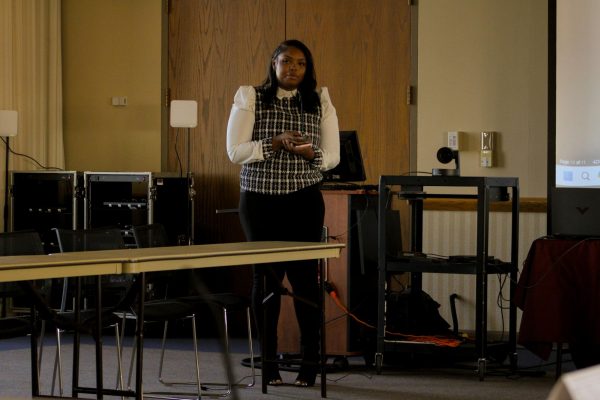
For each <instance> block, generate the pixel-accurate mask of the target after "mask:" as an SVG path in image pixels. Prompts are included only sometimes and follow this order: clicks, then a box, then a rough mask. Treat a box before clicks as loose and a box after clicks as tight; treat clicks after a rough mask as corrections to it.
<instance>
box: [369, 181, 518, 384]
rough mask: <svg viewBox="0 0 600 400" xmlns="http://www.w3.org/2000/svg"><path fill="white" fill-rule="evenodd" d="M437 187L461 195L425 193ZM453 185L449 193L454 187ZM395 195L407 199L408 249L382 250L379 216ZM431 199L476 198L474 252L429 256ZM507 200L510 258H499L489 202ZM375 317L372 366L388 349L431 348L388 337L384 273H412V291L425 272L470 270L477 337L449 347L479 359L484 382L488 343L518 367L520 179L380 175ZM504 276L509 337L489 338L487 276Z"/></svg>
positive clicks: (419, 285)
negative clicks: (426, 226) (426, 224)
mask: <svg viewBox="0 0 600 400" xmlns="http://www.w3.org/2000/svg"><path fill="white" fill-rule="evenodd" d="M436 187H453V188H458V189H459V191H460V192H461V194H454V193H452V194H450V193H448V194H445V193H428V192H427V191H426V189H427V190H434V191H435V188H436ZM455 190H456V189H454V190H453V191H455ZM391 195H398V196H399V198H400V199H403V200H407V201H408V202H409V205H410V214H411V238H410V239H411V240H410V251H409V252H406V253H401V254H393V253H391V252H390V251H389V250H388V249H387V248H386V243H387V241H386V219H385V218H383V216H384V215H385V210H386V207H387V205H388V202H389V196H391ZM431 198H446V199H452V198H454V199H457V198H458V199H474V200H475V201H476V202H477V237H476V241H477V254H475V255H474V256H473V257H472V258H471V257H464V258H452V257H448V258H447V259H440V258H439V257H435V258H432V257H427V256H426V255H424V254H423V253H422V247H423V202H424V200H426V199H431ZM496 201H511V233H510V238H509V240H510V261H507V262H504V261H500V260H498V259H496V258H494V257H493V256H490V255H489V254H488V242H489V230H490V229H489V223H490V221H489V212H490V204H491V203H492V202H496ZM378 210H379V214H378V218H379V224H378V243H379V246H378V260H379V261H378V263H379V266H378V270H379V272H378V316H377V351H376V353H375V366H376V369H377V373H380V372H381V369H382V365H383V354H384V352H387V351H404V352H415V353H416V352H421V351H423V352H432V351H435V350H436V349H435V348H434V345H432V344H424V343H416V342H415V343H411V342H410V341H406V340H399V339H397V338H394V337H393V336H392V335H389V334H388V332H387V330H386V302H387V279H388V274H391V273H399V272H408V273H410V274H411V287H412V290H413V292H416V291H420V290H421V289H422V274H423V273H436V274H440V273H447V274H471V275H475V276H476V293H475V299H476V300H475V301H476V306H475V312H476V318H475V323H476V327H475V341H474V345H473V344H465V345H464V346H463V345H461V346H459V347H458V348H456V349H453V350H452V351H461V352H462V351H466V352H467V353H471V354H472V355H473V356H474V357H475V358H476V360H477V367H478V368H477V372H478V375H479V379H480V380H483V379H484V376H485V373H486V364H487V361H488V353H489V351H490V350H491V349H490V346H503V347H504V348H505V349H506V350H507V352H508V355H509V357H510V365H511V368H512V369H516V363H517V355H516V318H517V314H516V306H515V304H514V302H513V296H514V294H515V289H516V282H517V271H518V265H517V260H518V235H519V181H518V178H509V177H460V176H381V177H380V180H379V198H378ZM495 274H505V275H508V276H509V278H510V279H509V280H510V288H509V291H510V306H509V328H508V330H509V331H508V340H507V341H504V342H502V343H491V342H489V341H488V330H487V316H488V304H487V293H488V276H489V275H495Z"/></svg>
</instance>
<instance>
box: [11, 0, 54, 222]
mask: <svg viewBox="0 0 600 400" xmlns="http://www.w3.org/2000/svg"><path fill="white" fill-rule="evenodd" d="M60 15H61V0H0V109H1V110H16V111H17V112H18V134H17V136H16V137H12V138H10V147H11V148H12V149H13V150H14V151H15V152H17V153H21V154H25V155H27V156H29V157H31V158H33V159H35V160H36V161H38V162H39V163H40V164H41V165H42V166H44V167H56V168H63V167H64V162H65V161H64V149H63V130H62V76H61V75H62V67H61V34H60V31H61V23H60V21H61V18H60ZM0 153H1V155H0V160H2V161H1V165H0V204H1V205H2V210H5V208H4V204H5V193H6V190H7V182H6V181H5V175H6V174H5V172H6V167H5V165H6V162H5V161H6V146H5V144H4V143H0ZM37 169H42V168H41V167H40V166H39V165H37V164H36V163H35V162H33V161H32V160H30V159H28V158H26V157H23V156H18V155H14V154H10V155H9V171H10V170H37ZM1 217H2V223H3V225H2V226H3V227H4V226H7V225H4V222H5V221H4V213H2V216H1Z"/></svg>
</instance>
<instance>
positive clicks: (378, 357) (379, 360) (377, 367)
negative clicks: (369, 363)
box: [375, 353, 383, 375]
mask: <svg viewBox="0 0 600 400" xmlns="http://www.w3.org/2000/svg"><path fill="white" fill-rule="evenodd" d="M382 366H383V354H381V353H377V354H375V371H376V372H377V375H381V367H382Z"/></svg>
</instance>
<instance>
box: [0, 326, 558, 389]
mask: <svg viewBox="0 0 600 400" xmlns="http://www.w3.org/2000/svg"><path fill="white" fill-rule="evenodd" d="M53 340H54V339H53V338H50V339H49V340H48V344H50V346H47V347H45V352H44V360H43V361H44V362H43V367H42V377H41V381H42V388H43V390H44V394H48V393H49V391H48V389H49V388H50V384H49V382H50V376H51V368H50V367H51V365H52V362H53V358H54V357H53V351H54V348H53V346H52V345H51V344H52V343H53ZM65 342H66V343H65V345H64V348H63V357H64V360H65V364H66V365H65V372H64V376H65V377H66V378H65V381H66V382H65V393H66V394H70V390H69V387H70V382H71V378H70V376H71V368H70V365H69V364H70V361H71V354H72V352H71V350H72V346H71V344H70V338H67V339H66V340H65ZM145 344H146V346H145V349H146V350H145V351H144V361H145V368H144V387H145V390H146V391H152V390H159V391H169V390H173V388H169V387H165V386H163V385H161V384H160V383H158V382H157V380H156V376H157V370H158V360H159V341H158V340H157V339H146V341H145ZM170 344H171V346H173V348H174V350H172V351H171V352H170V353H168V354H167V357H166V361H165V362H166V367H165V368H166V369H165V371H166V374H167V377H171V378H174V379H177V380H186V379H192V377H193V371H194V360H193V356H192V352H191V351H190V350H191V345H190V344H189V341H186V340H183V339H177V340H173V341H171V342H170ZM127 345H128V346H127V348H126V350H125V355H124V358H125V360H126V362H128V361H129V357H130V354H131V350H130V349H131V347H130V345H131V343H130V342H128V343H127ZM244 345H245V341H244V340H242V339H236V340H234V341H233V343H232V349H233V354H232V357H231V364H232V366H233V373H234V376H235V380H236V381H238V382H240V383H243V384H246V383H249V382H250V378H248V375H249V374H250V372H251V370H250V368H248V367H245V366H243V365H242V363H241V361H242V360H243V359H244V358H247V357H248V356H247V354H245V353H243V351H244ZM28 346H29V342H28V340H27V339H25V338H20V339H10V340H2V341H0V365H2V368H3V371H2V373H1V374H0V398H1V399H27V398H31V393H30V384H31V378H30V364H29V362H30V352H29V347H28ZM200 346H201V348H200V349H201V360H200V363H201V379H202V381H203V382H215V381H222V380H223V379H224V376H225V372H224V367H223V366H224V365H225V364H224V359H223V357H222V356H221V354H220V353H219V351H218V345H217V342H216V341H215V340H214V339H212V340H211V339H203V340H200ZM115 354H116V353H115V348H114V345H113V340H112V338H111V337H107V338H105V349H104V358H105V386H107V387H108V386H111V385H114V384H116V359H115ZM519 359H520V362H519V364H520V365H519V366H520V371H521V372H520V373H518V374H509V372H508V371H507V370H506V369H505V368H501V367H500V366H498V367H496V366H493V365H490V367H489V369H488V372H489V373H488V375H487V376H486V379H485V380H484V381H483V382H481V381H479V379H478V377H477V375H476V373H475V370H474V367H472V366H469V365H460V366H459V365H452V366H451V367H449V366H447V365H446V366H443V367H442V366H439V365H436V363H434V362H427V363H423V362H418V361H417V362H415V363H408V364H411V365H410V366H407V365H406V363H404V365H402V366H399V365H394V366H388V365H386V367H385V368H384V370H383V373H382V374H381V375H377V374H375V371H374V370H373V369H372V368H367V367H366V366H365V363H364V360H363V359H362V358H361V357H355V358H349V359H348V361H349V364H350V365H349V368H348V369H346V370H343V371H337V372H332V373H329V374H328V376H327V397H328V398H329V399H340V400H341V399H344V400H348V399H351V400H352V399H373V400H376V399H402V400H425V399H440V400H442V399H443V400H452V399H457V400H458V399H461V400H469V399H496V400H502V399H507V400H508V399H510V400H513V399H527V400H543V399H546V397H547V395H548V393H549V391H550V389H551V387H552V385H553V384H554V369H553V368H554V367H553V366H551V365H547V364H545V363H543V362H542V361H541V360H538V359H536V358H535V357H533V356H531V355H529V353H526V352H520V356H519ZM92 364H93V346H92V345H91V343H90V342H89V341H88V342H87V343H86V344H84V346H83V354H82V366H83V368H82V369H83V371H82V374H81V378H80V379H81V382H82V384H85V385H90V386H93V385H94V383H95V375H94V369H93V368H92V367H91V365H92ZM417 364H420V365H417ZM566 367H567V369H568V368H569V366H568V365H567V366H566ZM256 372H257V375H258V374H260V369H258V370H257V371H256ZM282 377H283V379H284V382H286V383H287V384H286V385H284V386H281V387H269V388H268V394H263V393H262V391H261V388H260V377H259V376H257V384H256V385H255V386H254V387H251V388H243V389H237V390H236V391H235V396H236V397H235V398H238V399H243V400H253V399H269V398H271V399H319V398H320V397H321V396H320V388H319V386H318V383H319V378H318V379H317V385H316V386H315V387H313V388H296V387H294V386H293V385H291V383H292V382H293V380H294V378H295V373H294V372H288V371H283V372H282ZM184 389H185V390H189V388H184ZM216 393H217V392H215V391H213V392H206V394H207V395H208V394H216ZM80 397H90V396H83V395H81V396H80ZM204 397H208V398H210V397H209V396H205V395H203V398H204ZM105 398H110V397H106V396H105Z"/></svg>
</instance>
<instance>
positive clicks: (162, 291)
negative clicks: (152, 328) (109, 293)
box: [122, 224, 202, 399]
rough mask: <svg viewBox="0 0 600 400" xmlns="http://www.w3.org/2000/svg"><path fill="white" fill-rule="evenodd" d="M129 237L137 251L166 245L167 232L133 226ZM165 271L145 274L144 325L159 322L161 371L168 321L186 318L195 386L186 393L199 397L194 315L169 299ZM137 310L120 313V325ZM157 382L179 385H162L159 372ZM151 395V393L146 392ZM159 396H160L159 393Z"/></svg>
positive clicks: (185, 305) (154, 226)
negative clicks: (137, 248)
mask: <svg viewBox="0 0 600 400" xmlns="http://www.w3.org/2000/svg"><path fill="white" fill-rule="evenodd" d="M133 236H134V238H135V243H136V246H137V247H139V248H146V247H161V246H167V245H168V244H167V243H168V241H167V233H166V230H165V228H164V226H163V225H161V224H149V225H141V226H134V227H133ZM171 275H172V274H171V273H169V272H153V273H147V274H145V281H146V288H144V290H145V291H146V293H147V294H148V295H149V296H148V297H149V300H146V301H144V323H145V324H146V323H163V340H162V348H161V358H160V366H161V367H160V370H161V371H162V365H163V360H164V354H165V349H166V338H167V330H168V325H169V322H170V321H174V320H186V319H189V320H190V321H191V324H192V344H193V349H194V357H195V365H196V368H195V377H194V382H192V383H187V384H193V385H195V386H196V392H195V393H193V394H191V393H190V394H189V395H190V396H197V398H201V392H202V385H201V383H200V362H199V356H198V343H197V340H196V336H197V335H196V315H195V312H194V309H193V306H192V305H191V304H188V303H184V302H181V301H178V299H177V298H169V296H168V290H169V281H170V278H171ZM136 309H137V308H135V307H132V308H131V311H130V312H128V313H123V314H122V318H123V323H125V320H126V319H134V320H135V319H137V315H136V313H135V310H136ZM136 344H137V338H134V342H133V346H132V348H133V351H132V353H131V361H130V365H129V377H128V380H127V384H128V386H130V385H131V381H132V374H133V365H134V360H135V356H136V349H137V345H136ZM158 380H159V382H161V383H162V384H164V385H166V386H173V385H178V384H180V383H179V382H165V381H164V380H163V379H162V378H161V376H160V372H159V376H158ZM146 394H150V395H151V394H153V393H146ZM161 394H162V393H161ZM177 394H182V395H188V394H187V393H177ZM168 398H173V399H176V398H178V397H175V393H172V394H170V395H169V397H168Z"/></svg>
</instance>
